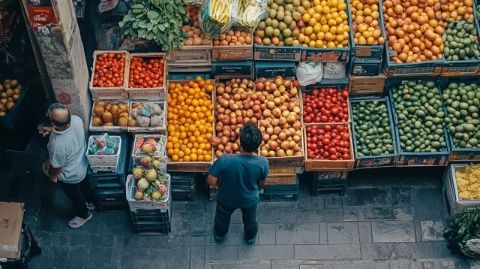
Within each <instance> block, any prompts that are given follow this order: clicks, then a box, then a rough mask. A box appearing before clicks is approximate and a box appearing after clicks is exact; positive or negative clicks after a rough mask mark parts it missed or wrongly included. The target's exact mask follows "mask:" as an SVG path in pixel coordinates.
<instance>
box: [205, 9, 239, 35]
mask: <svg viewBox="0 0 480 269" xmlns="http://www.w3.org/2000/svg"><path fill="white" fill-rule="evenodd" d="M238 1H239V0H205V1H204V2H203V4H202V7H201V9H200V16H199V20H200V28H202V31H203V33H204V34H205V36H206V37H208V38H210V37H216V36H219V35H220V34H221V33H223V32H225V31H228V30H230V28H232V26H233V25H234V24H235V23H236V22H237V12H238Z"/></svg>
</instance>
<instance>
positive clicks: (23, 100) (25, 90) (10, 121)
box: [0, 76, 30, 129]
mask: <svg viewBox="0 0 480 269" xmlns="http://www.w3.org/2000/svg"><path fill="white" fill-rule="evenodd" d="M12 77H13V76H12ZM3 80H4V78H2V79H1V80H0V82H3ZM17 81H18V83H19V84H20V85H22V93H21V95H20V97H19V98H18V99H17V101H15V104H14V106H13V107H12V109H10V110H9V111H8V112H7V114H6V115H5V116H4V117H0V128H1V127H3V128H8V129H10V128H14V125H15V122H16V121H17V120H18V119H19V118H20V116H21V115H22V113H23V112H24V110H25V106H26V105H27V101H28V100H27V99H29V90H30V89H29V87H28V86H29V83H28V81H27V80H25V79H23V78H20V79H17Z"/></svg>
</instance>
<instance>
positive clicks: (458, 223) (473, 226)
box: [443, 208, 480, 259]
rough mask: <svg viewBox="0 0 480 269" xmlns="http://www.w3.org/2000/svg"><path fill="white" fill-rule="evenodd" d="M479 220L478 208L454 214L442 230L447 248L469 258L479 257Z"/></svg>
mask: <svg viewBox="0 0 480 269" xmlns="http://www.w3.org/2000/svg"><path fill="white" fill-rule="evenodd" d="M479 220H480V209H478V208H477V209H474V208H472V210H467V211H466V212H463V213H462V214H455V215H454V216H453V217H452V219H451V220H450V223H449V224H448V227H447V228H446V229H445V231H444V232H443V236H444V237H445V240H446V241H447V243H448V248H449V249H451V250H452V251H453V252H457V253H461V254H463V255H465V256H467V257H469V258H475V259H478V258H480V252H479V250H478V235H479V234H480V226H479V225H478V221H479Z"/></svg>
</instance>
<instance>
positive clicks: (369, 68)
mask: <svg viewBox="0 0 480 269" xmlns="http://www.w3.org/2000/svg"><path fill="white" fill-rule="evenodd" d="M381 72H382V61H377V60H361V59H353V60H352V71H351V74H352V75H354V76H377V75H378V74H380V73H381Z"/></svg>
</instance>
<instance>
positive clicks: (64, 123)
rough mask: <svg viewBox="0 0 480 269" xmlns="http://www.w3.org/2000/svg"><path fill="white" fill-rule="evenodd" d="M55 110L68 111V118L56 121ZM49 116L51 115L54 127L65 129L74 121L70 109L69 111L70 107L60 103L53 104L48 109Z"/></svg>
mask: <svg viewBox="0 0 480 269" xmlns="http://www.w3.org/2000/svg"><path fill="white" fill-rule="evenodd" d="M55 110H66V111H67V113H68V114H67V117H65V118H63V119H55V118H54V117H53V114H52V113H53V111H55ZM48 114H49V118H50V121H51V122H52V123H53V125H55V126H57V127H60V128H63V127H65V126H67V125H69V124H70V121H71V120H72V116H71V115H70V109H68V107H67V106H66V105H64V104H60V103H53V104H51V105H50V106H49V107H48Z"/></svg>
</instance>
